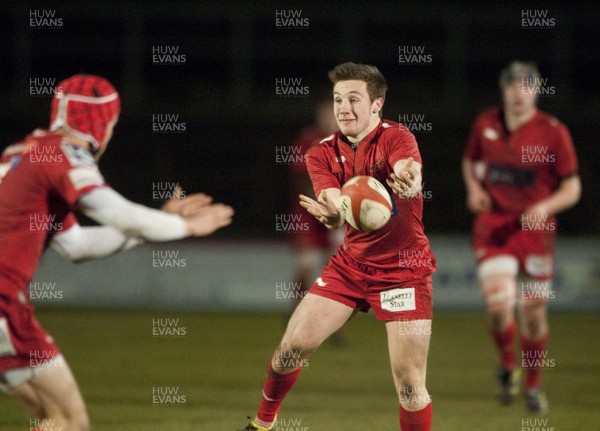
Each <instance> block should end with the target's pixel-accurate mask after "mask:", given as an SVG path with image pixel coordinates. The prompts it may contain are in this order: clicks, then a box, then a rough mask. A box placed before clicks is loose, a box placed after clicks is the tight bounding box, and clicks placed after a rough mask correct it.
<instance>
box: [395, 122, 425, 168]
mask: <svg viewBox="0 0 600 431" xmlns="http://www.w3.org/2000/svg"><path fill="white" fill-rule="evenodd" d="M388 134H389V135H388V137H387V138H388V139H389V141H388V142H387V148H388V150H387V158H388V163H389V164H390V166H391V167H392V168H393V167H394V165H395V164H396V162H397V161H399V160H403V159H408V158H409V157H412V158H413V160H414V161H415V162H418V163H419V164H423V163H422V161H421V154H420V153H419V147H418V145H417V140H416V139H415V135H413V134H412V133H411V132H410V131H408V130H405V129H400V128H394V130H389V131H388Z"/></svg>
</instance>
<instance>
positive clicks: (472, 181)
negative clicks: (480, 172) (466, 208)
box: [462, 157, 481, 191]
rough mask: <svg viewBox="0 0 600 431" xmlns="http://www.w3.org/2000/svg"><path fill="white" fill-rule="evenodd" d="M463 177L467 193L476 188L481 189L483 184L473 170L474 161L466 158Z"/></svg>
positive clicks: (464, 159)
mask: <svg viewBox="0 0 600 431" xmlns="http://www.w3.org/2000/svg"><path fill="white" fill-rule="evenodd" d="M462 176H463V181H464V183H465V187H466V188H467V191H471V190H473V189H474V188H480V187H481V184H480V183H479V181H478V180H477V177H476V176H475V170H474V169H473V160H471V159H469V158H466V157H465V158H463V160H462Z"/></svg>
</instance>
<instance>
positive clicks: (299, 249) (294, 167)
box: [290, 95, 344, 344]
mask: <svg viewBox="0 0 600 431" xmlns="http://www.w3.org/2000/svg"><path fill="white" fill-rule="evenodd" d="M314 115H315V118H314V124H313V125H310V126H308V127H305V128H304V129H302V130H301V131H300V133H299V134H298V136H296V138H295V139H294V141H293V142H292V147H293V148H294V149H296V148H297V149H298V150H299V151H298V153H299V154H301V155H302V156H303V159H302V161H299V162H297V161H295V162H294V163H291V164H290V182H291V187H290V189H291V192H292V193H291V198H292V202H291V207H292V212H293V214H294V217H297V218H298V220H299V221H300V223H301V224H302V226H306V228H305V229H303V230H294V231H292V232H291V242H292V245H293V247H294V251H295V254H296V282H297V284H296V285H295V288H296V289H297V291H296V292H294V293H295V294H294V296H293V301H294V304H293V308H292V311H293V310H294V309H296V307H297V306H298V304H299V303H300V300H301V299H302V298H303V297H304V295H306V292H308V288H309V287H310V286H311V285H312V283H313V281H314V280H315V279H316V278H317V276H318V275H319V272H320V270H321V268H323V265H325V264H326V263H327V259H329V256H331V255H332V254H334V253H335V250H336V249H337V248H338V247H339V246H340V245H341V244H342V241H343V238H344V233H343V232H342V230H341V229H336V230H331V229H327V227H325V226H324V225H323V224H322V223H319V221H317V219H315V218H314V217H313V216H312V215H310V214H309V213H307V212H306V210H305V209H304V208H302V206H300V203H299V202H298V195H300V194H303V195H307V196H309V195H312V184H311V182H310V177H309V175H308V171H307V169H306V160H305V159H306V153H307V152H308V150H309V149H310V148H312V147H313V146H314V145H318V144H319V142H320V141H321V140H322V139H323V138H326V137H327V136H329V135H331V134H332V133H333V132H334V131H336V130H337V128H338V127H337V122H336V120H335V116H334V115H333V103H332V101H331V95H328V97H327V98H326V99H325V98H323V99H321V100H319V101H318V102H317V104H316V106H315V113H314ZM331 340H332V341H334V342H336V344H337V343H343V342H344V336H343V329H340V330H339V331H337V332H336V333H335V334H333V335H332V337H331Z"/></svg>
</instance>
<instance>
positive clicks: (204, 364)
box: [0, 309, 600, 431]
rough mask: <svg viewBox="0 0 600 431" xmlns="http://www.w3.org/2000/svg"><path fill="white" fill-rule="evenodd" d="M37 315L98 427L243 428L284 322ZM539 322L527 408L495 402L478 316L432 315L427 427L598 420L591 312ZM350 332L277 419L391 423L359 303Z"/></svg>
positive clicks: (4, 409) (383, 365)
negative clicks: (544, 407)
mask: <svg viewBox="0 0 600 431" xmlns="http://www.w3.org/2000/svg"><path fill="white" fill-rule="evenodd" d="M38 318H39V320H40V321H41V323H42V325H43V326H44V327H45V328H46V329H47V330H48V331H49V332H50V333H51V334H53V335H54V337H55V338H56V340H57V341H58V343H59V345H60V346H61V348H62V350H63V352H64V354H65V356H66V358H67V360H68V361H69V363H70V364H71V367H72V368H73V370H74V372H75V375H76V377H77V379H78V381H79V384H80V387H81V390H82V392H83V395H84V397H85V399H86V402H87V405H88V410H89V413H90V417H91V420H92V429H93V430H95V431H108V430H110V431H113V430H120V431H188V430H190V431H191V430H194V431H196V430H206V431H208V430H220V431H235V430H238V429H241V428H242V427H243V426H244V424H245V423H246V415H251V414H254V413H255V411H256V408H257V406H258V402H259V399H260V390H261V387H262V383H263V379H264V375H265V367H266V363H267V360H268V359H269V357H270V355H271V352H272V350H273V348H274V347H275V345H276V344H277V342H278V341H279V338H280V336H281V334H282V331H283V329H284V323H285V321H284V318H283V317H282V316H281V315H276V314H214V313H181V312H164V311H160V312H159V311H143V312H141V311H90V310H62V309H39V310H38ZM156 319H160V320H158V322H159V323H156V322H157V320H156ZM550 325H551V340H550V349H549V354H548V358H551V359H554V361H552V362H553V363H554V364H555V366H554V367H553V368H550V369H548V370H547V371H546V372H545V375H544V383H545V384H544V386H545V389H546V393H547V395H548V398H549V401H550V413H549V414H548V416H546V417H545V418H542V419H540V418H537V419H535V418H533V417H532V416H530V415H529V414H528V413H527V411H526V410H525V407H524V401H523V399H522V398H520V399H518V400H517V402H516V403H515V404H514V405H512V406H509V407H501V406H499V405H498V404H497V403H496V401H495V399H494V393H495V390H496V387H495V380H494V373H495V367H496V356H495V354H494V352H493V348H492V344H491V341H490V340H488V338H487V335H486V333H485V330H484V328H483V318H482V315H480V314H444V313H438V314H437V315H436V316H435V319H434V326H433V334H432V344H431V351H430V357H429V365H428V385H427V386H428V389H429V392H430V393H431V396H432V399H433V403H434V404H433V406H434V420H433V429H434V430H440V431H442V430H443V431H454V430H457V431H458V430H460V431H464V430H485V431H496V430H497V431H526V430H528V429H539V430H545V431H580V430H594V429H598V421H599V420H600V416H599V413H598V406H599V405H600V359H599V358H600V343H599V336H598V335H599V332H600V330H599V329H598V328H600V316H597V315H596V316H589V315H574V314H553V315H551V316H550ZM156 326H161V327H162V328H165V327H166V328H169V329H168V330H166V331H165V330H162V329H161V330H159V331H156V330H155V329H154V328H155V327H156ZM160 334H163V335H160ZM347 336H348V343H347V344H346V345H345V346H341V347H340V346H335V345H332V344H325V345H323V346H322V347H321V348H320V349H319V350H318V351H317V352H316V353H315V354H314V355H313V356H312V357H311V358H310V359H309V363H308V366H307V367H306V368H305V369H304V370H303V372H302V375H301V377H300V380H299V381H298V382H297V384H296V386H295V387H294V389H293V390H292V392H291V393H290V394H289V396H288V398H287V399H286V401H285V403H284V405H283V408H282V411H281V412H280V415H279V418H280V420H281V423H280V426H279V427H278V429H277V431H331V430H340V431H342V430H343V431H347V430H355V429H373V430H384V431H385V430H389V431H392V430H398V428H399V427H398V418H397V416H398V407H397V398H396V394H395V391H394V386H393V383H392V378H391V374H390V369H389V361H388V354H387V348H386V340H385V329H384V327H383V324H382V323H381V322H377V321H376V320H375V319H374V317H373V316H372V315H368V316H362V315H360V316H357V317H356V318H355V319H354V320H353V321H351V322H350V323H349V325H348V326H347ZM29 420H30V418H29V416H28V414H27V413H25V412H24V411H22V410H21V409H20V408H19V407H18V406H17V404H16V403H15V402H14V401H13V400H11V399H9V398H8V397H6V396H3V395H2V396H0V429H2V430H4V431H13V430H14V431H17V430H19V431H23V430H29ZM536 426H537V427H538V428H535V427H536ZM527 427H530V428H527ZM63 431H68V430H63Z"/></svg>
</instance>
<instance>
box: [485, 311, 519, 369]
mask: <svg viewBox="0 0 600 431" xmlns="http://www.w3.org/2000/svg"><path fill="white" fill-rule="evenodd" d="M516 332H517V324H516V323H515V321H514V320H513V321H512V322H511V323H510V325H508V326H507V327H506V329H505V330H503V331H492V332H491V335H492V338H493V339H494V343H495V344H496V347H497V348H498V351H499V352H500V359H501V361H502V366H503V367H504V368H505V369H507V370H512V369H513V368H515V365H516V363H517V359H516V358H515V352H514V350H513V343H514V340H515V334H516Z"/></svg>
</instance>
